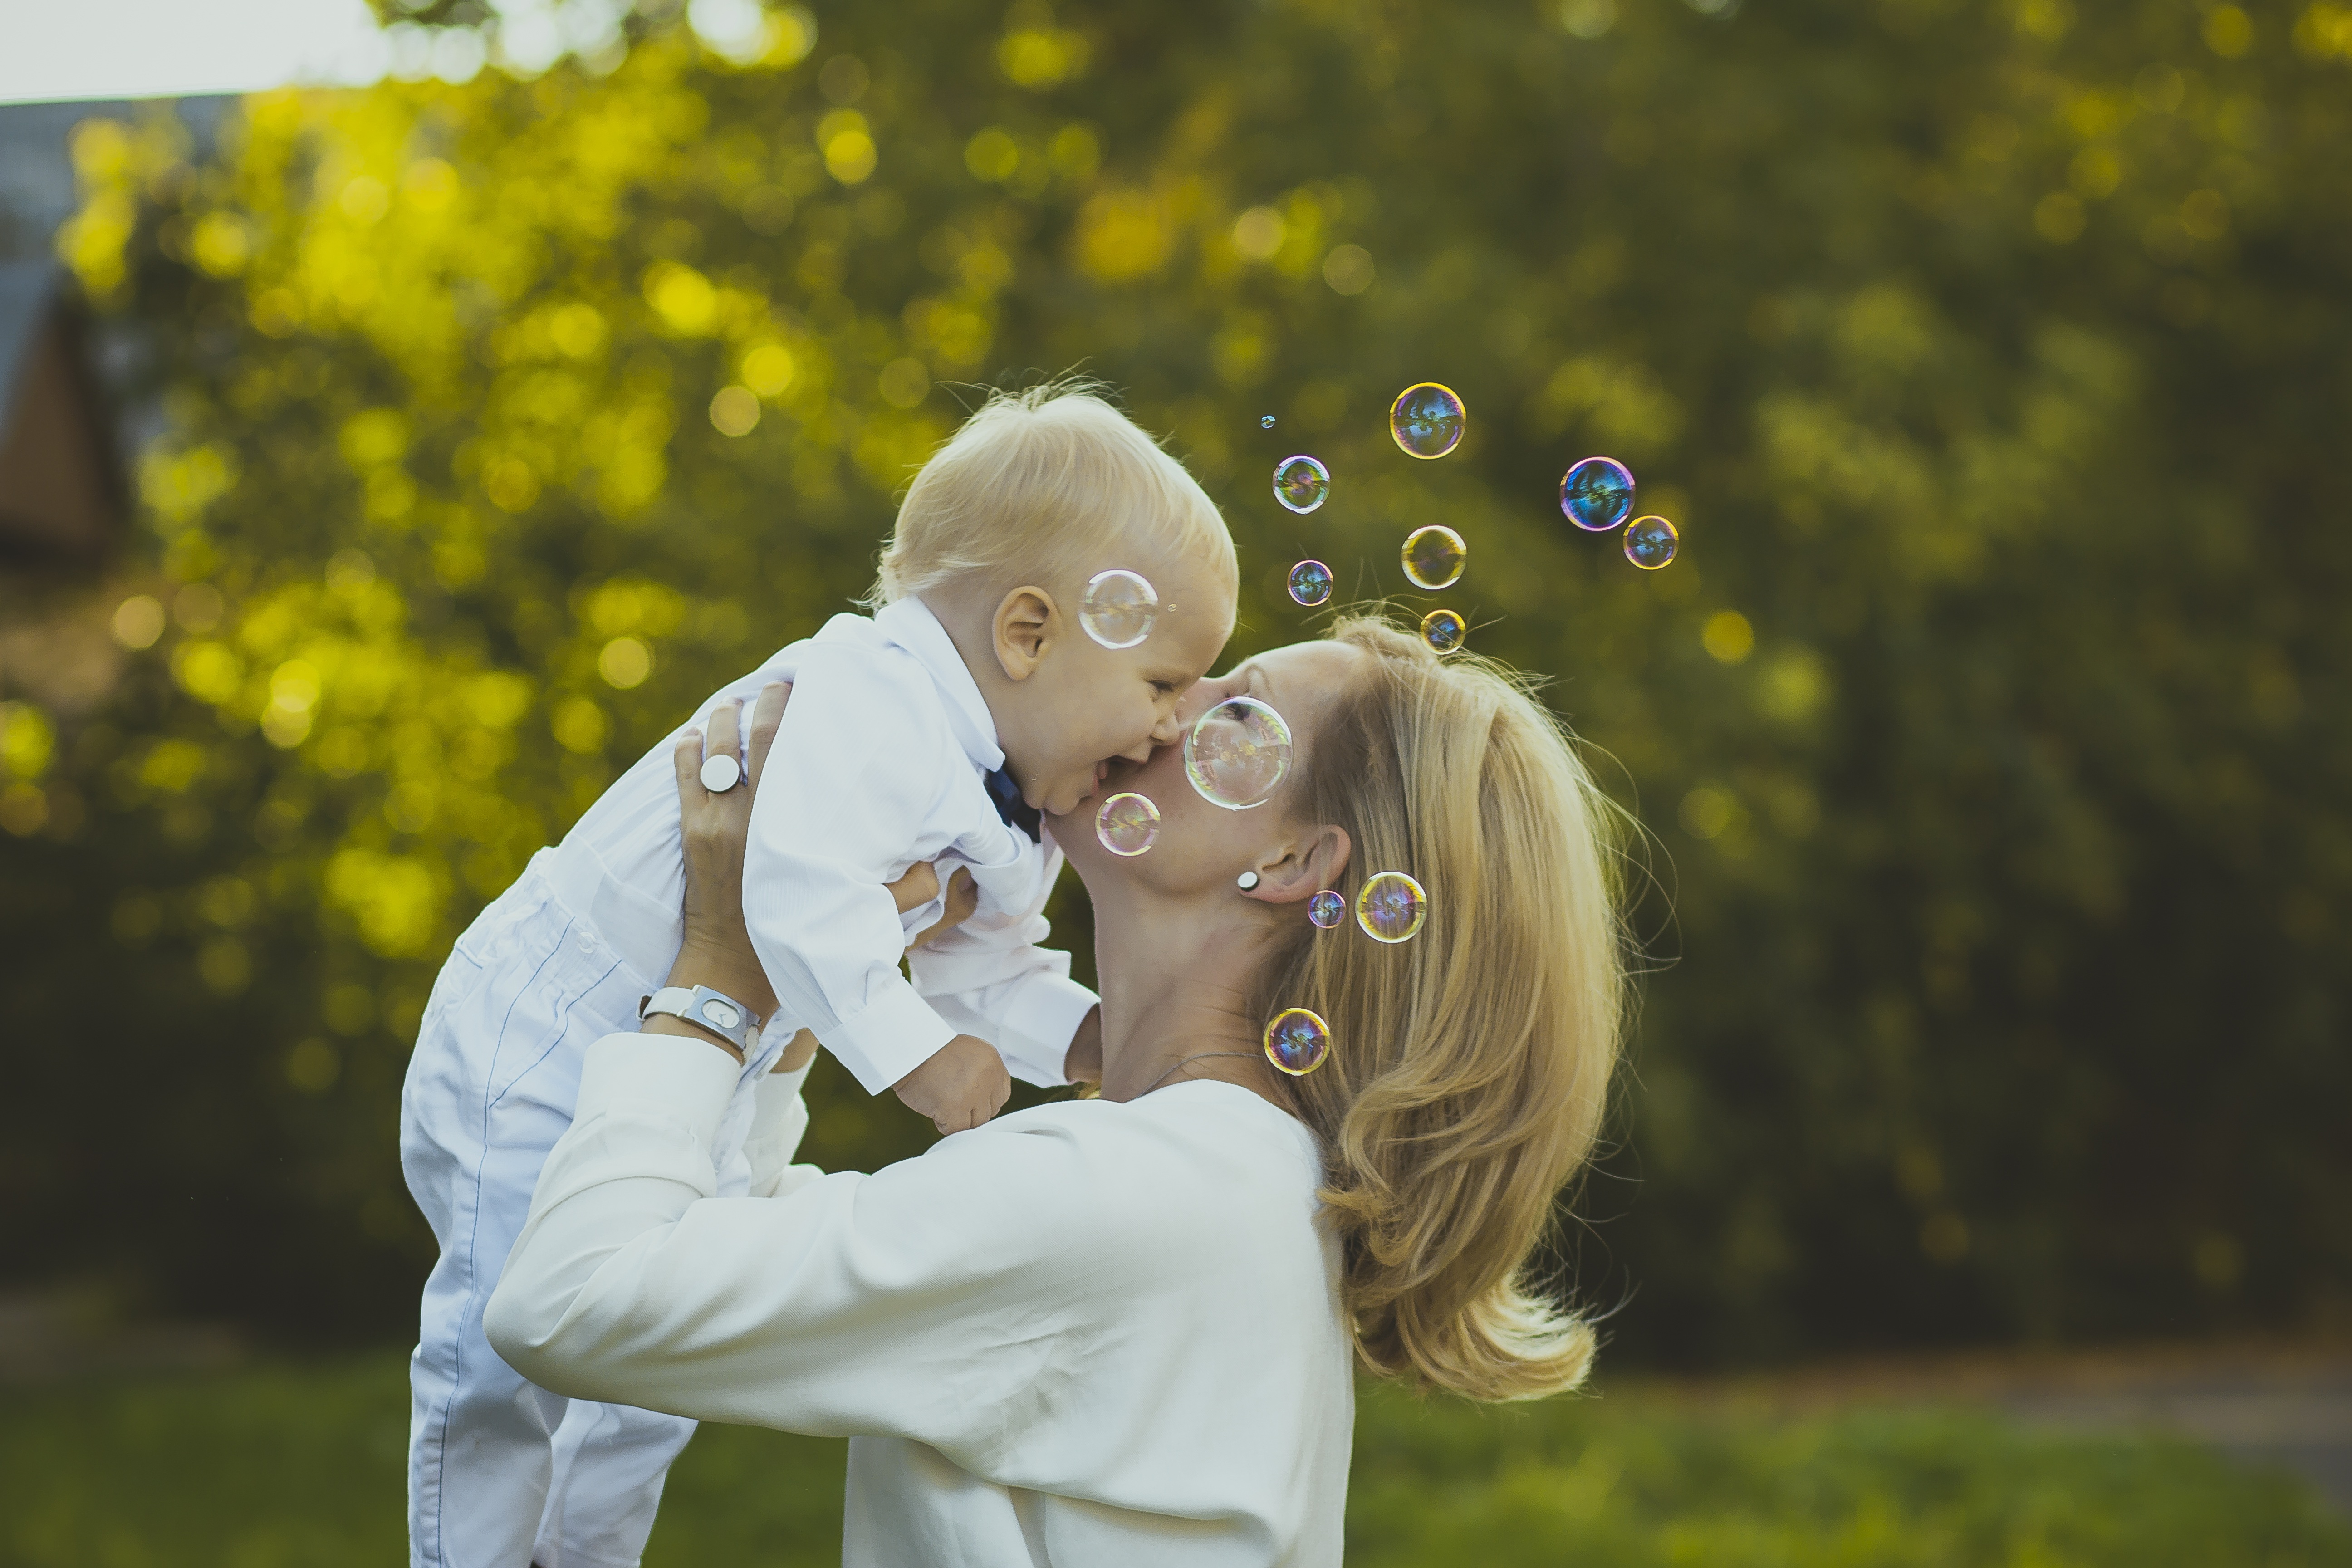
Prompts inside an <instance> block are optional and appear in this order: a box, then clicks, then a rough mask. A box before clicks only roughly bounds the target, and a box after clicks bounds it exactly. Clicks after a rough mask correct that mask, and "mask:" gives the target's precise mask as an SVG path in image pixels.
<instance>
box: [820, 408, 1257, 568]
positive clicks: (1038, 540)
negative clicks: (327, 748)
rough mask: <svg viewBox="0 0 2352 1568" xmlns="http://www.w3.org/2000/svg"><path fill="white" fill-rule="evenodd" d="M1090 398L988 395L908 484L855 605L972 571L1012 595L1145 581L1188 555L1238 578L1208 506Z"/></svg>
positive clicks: (1130, 426)
mask: <svg viewBox="0 0 2352 1568" xmlns="http://www.w3.org/2000/svg"><path fill="white" fill-rule="evenodd" d="M1100 393H1101V387H1100V385H1099V384H1097V383H1094V382H1087V381H1077V380H1071V379H1063V380H1059V381H1053V382H1047V383H1045V384H1043V385H1040V386H1034V387H1031V388H1029V389H1028V390H1027V391H1025V392H993V393H991V394H990V395H989V398H988V401H987V402H986V403H984V404H982V405H981V407H980V411H979V412H978V413H976V414H974V415H973V416H971V418H969V419H967V420H965V421H964V422H963V426H962V428H961V429H959V430H958V431H957V432H956V433H955V434H954V435H953V436H951V437H949V438H948V440H947V442H946V444H945V445H943V446H941V447H940V449H939V450H938V451H937V452H935V453H933V454H932V455H931V460H930V461H929V462H928V463H926V464H924V465H923V469H922V472H920V473H919V474H917V475H916V476H915V482H914V483H913V484H912V485H910V486H909V487H908V489H907V499H906V500H904V501H902V502H900V503H899V506H898V526H897V527H896V528H895V529H894V530H893V531H891V535H890V542H889V543H888V544H887V545H886V546H885V547H884V548H883V551H882V569H881V574H880V575H879V576H878V577H877V578H876V579H875V583H874V587H873V590H872V591H871V592H870V593H869V594H868V595H866V604H867V605H870V606H872V607H873V608H876V609H879V608H881V607H882V606H883V605H887V604H890V603H892V602H894V601H896V600H898V599H903V598H905V597H907V596H908V595H910V594H922V593H928V592H929V591H930V590H931V589H934V588H942V587H946V586H949V585H950V584H955V583H959V582H961V581H964V580H967V579H970V578H973V577H978V578H980V579H982V581H984V582H986V583H987V584H990V585H991V586H996V587H1002V588H1011V587H1013V586H1014V585H1016V584H1019V583H1023V582H1041V581H1042V582H1044V583H1045V584H1046V585H1048V586H1050V585H1051V584H1053V583H1054V582H1056V581H1058V582H1068V581H1070V580H1072V579H1074V578H1075V579H1077V580H1081V581H1082V580H1084V579H1085V578H1087V577H1090V576H1092V575H1093V574H1095V573H1097V572H1100V571H1104V570H1107V569H1109V568H1113V567H1121V568H1125V569H1128V570H1130V571H1144V572H1146V574H1149V571H1150V566H1151V565H1152V564H1153V563H1157V562H1161V561H1171V560H1174V559H1177V558H1180V557H1181V556H1183V555H1184V554H1186V553H1187V552H1192V551H1196V550H1197V551H1199V552H1201V553H1202V558H1203V559H1205V560H1207V561H1208V562H1210V563H1213V564H1215V565H1217V566H1219V567H1221V568H1222V570H1223V574H1224V579H1225V583H1226V584H1227V585H1228V586H1229V587H1230V586H1232V585H1233V584H1237V583H1238V582H1239V581H1240V575H1241V574H1240V567H1239V565H1238V563H1236V561H1235V559H1234V541H1233V535H1232V534H1230V533H1229V532H1227V531H1226V530H1225V520H1224V518H1223V516H1221V515H1220V514H1219V513H1218V511H1217V506H1216V503H1215V502H1214V501H1213V500H1210V499H1209V497H1208V492H1206V491H1205V490H1203V489H1201V487H1200V485H1199V484H1198V483H1197V482H1196V481H1195V480H1194V479H1193V478H1192V475H1191V474H1189V473H1186V472H1185V471H1184V465H1183V464H1181V463H1180V462H1178V461H1177V460H1176V459H1175V458H1171V457H1170V456H1169V455H1168V454H1167V453H1166V452H1164V451H1162V450H1161V449H1160V444H1159V443H1158V442H1156V441H1154V440H1153V439H1152V438H1151V437H1150V436H1147V435H1145V434H1144V433H1143V431H1142V430H1140V429H1139V428H1138V427H1137V426H1136V425H1135V423H1134V421H1132V420H1130V419H1129V418H1128V416H1126V415H1124V414H1121V413H1120V412H1119V411H1118V409H1116V408H1113V407H1112V406H1111V405H1109V404H1108V402H1106V401H1104V399H1103V398H1102V396H1101V395H1100Z"/></svg>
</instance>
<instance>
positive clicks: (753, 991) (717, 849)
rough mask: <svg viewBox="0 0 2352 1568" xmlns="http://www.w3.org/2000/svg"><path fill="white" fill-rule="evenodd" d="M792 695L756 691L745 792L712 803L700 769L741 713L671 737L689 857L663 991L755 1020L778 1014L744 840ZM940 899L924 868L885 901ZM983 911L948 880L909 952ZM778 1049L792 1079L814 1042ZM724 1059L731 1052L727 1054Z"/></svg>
mask: <svg viewBox="0 0 2352 1568" xmlns="http://www.w3.org/2000/svg"><path fill="white" fill-rule="evenodd" d="M792 695H793V689H792V687H791V686H790V685H789V684H787V683H785V682H782V681H778V682H775V683H773V684H772V685H769V686H767V687H764V688H762V689H761V692H760V696H759V699H758V700H757V702H756V703H755V704H754V705H753V707H752V710H751V736H750V743H749V744H747V745H744V746H742V747H741V748H740V752H741V754H742V756H743V759H744V772H743V778H742V782H741V783H740V784H737V785H736V786H735V787H734V788H733V789H730V790H725V791H722V792H720V793H719V794H716V795H714V794H712V793H711V792H710V791H709V790H708V789H705V788H704V787H703V784H702V763H703V759H704V758H705V757H706V756H732V755H735V754H737V752H738V746H737V742H738V740H739V738H740V736H741V733H742V721H743V719H742V705H741V704H740V703H725V704H722V705H720V706H719V708H717V709H714V710H712V711H711V714H710V722H709V730H708V732H707V734H706V733H705V732H704V731H697V730H688V731H686V732H685V733H684V734H682V735H680V736H679V737H678V742H677V750H676V751H675V752H674V753H673V758H674V760H675V762H676V763H677V808H678V809H677V816H678V837H679V838H680V840H681V841H682V843H683V846H684V848H685V853H686V931H685V935H684V938H683V940H682V941H681V942H680V944H679V947H678V954H677V963H674V964H673V965H671V966H670V973H669V979H668V981H667V984H671V985H684V986H695V985H708V986H709V987H710V988H711V989H712V990H714V991H720V992H724V993H725V994H728V995H730V996H732V997H734V998H735V999H736V1000H737V1001H739V1002H740V1003H742V1004H743V1005H745V1006H747V1007H749V1008H751V1010H752V1011H753V1012H754V1013H757V1014H759V1015H760V1016H761V1017H766V1016H770V1015H772V1014H773V1013H774V1012H775V1010H776V994H775V992H774V991H773V990H772V988H771V987H770V986H769V984H768V976H767V973H766V971H765V970H763V969H761V966H760V958H759V954H758V953H757V952H754V951H753V950H752V947H751V932H750V931H748V930H747V929H746V928H745V926H744V923H743V846H744V843H745V841H746V840H747V839H748V838H749V837H750V836H751V803H752V800H753V798H754V797H755V796H756V795H757V794H758V792H759V787H760V779H761V775H762V774H764V773H766V772H767V765H768V752H770V750H771V749H772V748H773V746H774V745H775V743H776V731H777V729H778V727H779V726H780V725H782V722H783V718H784V709H785V707H786V705H787V704H789V703H790V702H791V700H792ZM939 893H940V878H939V871H938V869H937V868H934V867H932V866H931V865H929V864H928V863H919V864H917V865H915V866H912V867H909V868H908V871H907V874H906V875H905V876H903V877H901V878H899V879H898V880H897V881H896V882H893V883H891V884H890V897H891V900H892V901H893V902H894V903H896V904H897V905H898V912H899V913H901V914H904V913H906V912H907V911H908V910H911V909H915V908H917V907H919V906H920V905H922V904H926V903H929V901H930V900H932V899H934V898H937V897H938V896H939ZM979 901H980V893H979V889H976V888H975V887H974V886H973V885H972V879H971V872H970V871H969V870H966V869H965V868H962V867H958V868H956V872H955V875H954V876H952V877H950V879H948V889H947V900H946V903H947V908H946V910H945V912H944V913H943V914H942V915H941V916H940V919H939V920H938V921H935V922H934V923H933V924H931V925H930V926H929V927H927V928H926V929H925V930H924V931H922V933H921V934H920V935H919V936H917V937H916V938H915V940H914V942H911V943H909V944H908V945H909V946H913V947H919V946H921V945H923V944H924V943H925V942H930V941H932V940H934V939H935V938H937V937H939V936H940V935H941V934H943V933H944V932H946V931H951V930H953V929H954V928H955V927H957V926H959V925H961V924H962V923H963V922H964V921H966V920H967V919H969V918H971V912H972V910H973V909H974V908H975V907H976V906H977V905H978V903H979ZM646 1027H647V1028H648V1029H654V1030H656V1032H658V1033H663V1034H671V1033H688V1034H693V1035H695V1036H697V1037H701V1038H708V1039H714V1040H715V1039H717V1038H718V1037H716V1036H712V1035H705V1034H704V1032H703V1031H702V1030H700V1029H698V1028H696V1027H695V1026H693V1025H691V1024H688V1023H686V1022H684V1021H683V1020H681V1019H674V1018H670V1017H668V1016H666V1015H660V1014H656V1016H654V1017H652V1018H649V1019H647V1020H646ZM801 1034H802V1036H803V1037H796V1038H795V1039H794V1040H793V1042H792V1044H791V1045H790V1046H788V1047H786V1048H785V1051H784V1055H783V1057H782V1059H781V1060H780V1061H779V1062H778V1063H777V1070H778V1071H780V1072H789V1071H794V1070H797V1069H798V1068H801V1067H803V1066H804V1065H805V1064H806V1063H807V1061H808V1059H809V1058H810V1057H811V1056H812V1055H813V1054H814V1051H815V1049H816V1041H815V1037H814V1036H810V1035H808V1032H807V1031H806V1030H803V1031H801ZM727 1048H728V1049H729V1050H730V1052H731V1051H733V1050H734V1047H731V1046H730V1047H727Z"/></svg>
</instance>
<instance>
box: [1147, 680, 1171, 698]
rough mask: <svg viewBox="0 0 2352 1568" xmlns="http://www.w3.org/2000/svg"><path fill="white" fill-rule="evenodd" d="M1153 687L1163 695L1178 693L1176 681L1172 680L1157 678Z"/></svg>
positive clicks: (1152, 684)
mask: <svg viewBox="0 0 2352 1568" xmlns="http://www.w3.org/2000/svg"><path fill="white" fill-rule="evenodd" d="M1151 689H1152V690H1154V691H1157V692H1158V693H1160V696H1162V697H1173V696H1175V695H1176V683H1175V682H1174V681H1172V680H1155V681H1153V682H1152V683H1151Z"/></svg>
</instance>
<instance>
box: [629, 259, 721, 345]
mask: <svg viewBox="0 0 2352 1568" xmlns="http://www.w3.org/2000/svg"><path fill="white" fill-rule="evenodd" d="M645 293H646V304H648V305H651V306H652V307H653V308H654V314H655V315H656V316H658V317H659V318H660V319H661V322H662V324H663V325H664V326H665V327H667V328H668V329H669V330H670V331H673V332H675V333H677V335H678V336H680V337H688V338H705V337H709V336H710V335H711V334H712V333H713V332H715V331H718V329H719V291H718V290H717V289H714V288H712V287H711V286H710V279H708V278H705V277H704V276H703V275H702V274H701V273H699V272H697V271H696V270H695V269H694V268H691V267H688V266H687V265H685V264H684V263H683V262H677V261H659V262H656V263H655V264H654V265H653V266H651V267H649V268H646V278H645Z"/></svg>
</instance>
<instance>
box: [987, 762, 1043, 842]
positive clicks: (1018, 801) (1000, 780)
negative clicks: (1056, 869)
mask: <svg viewBox="0 0 2352 1568" xmlns="http://www.w3.org/2000/svg"><path fill="white" fill-rule="evenodd" d="M986 783H987V784H988V798H989V800H990V801H991V802H992V803H993V804H994V805H995V806H996V815H997V816H1001V817H1003V818H1004V826H1007V827H1017V828H1019V829H1020V830H1021V831H1022V832H1024V833H1025V834H1027V835H1028V836H1029V842H1030V843H1032V844H1043V843H1044V842H1045V835H1044V834H1043V832H1042V831H1040V825H1041V822H1042V820H1043V819H1042V818H1040V817H1039V816H1038V815H1037V808H1036V807H1035V806H1034V805H1030V804H1029V803H1028V802H1026V801H1024V800H1023V799H1022V798H1021V786H1020V785H1019V784H1014V783H1013V775H1012V774H1011V773H1006V772H1005V771H1004V770H1003V768H999V769H997V770H996V771H995V772H994V773H990V774H989V775H988V777H987V780H986Z"/></svg>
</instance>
